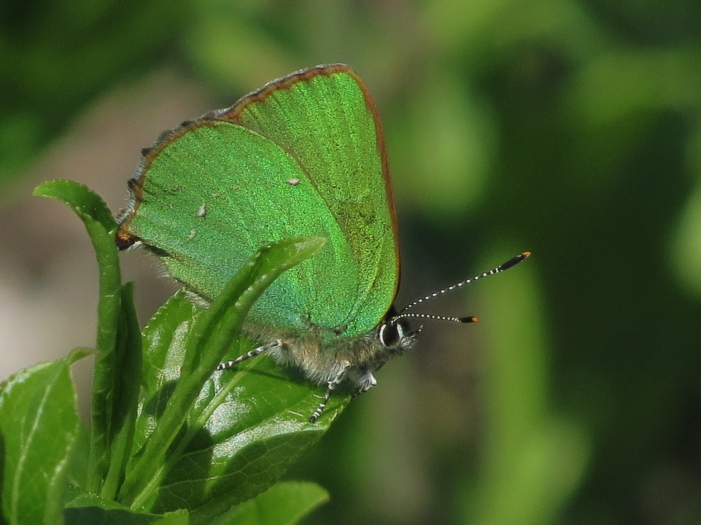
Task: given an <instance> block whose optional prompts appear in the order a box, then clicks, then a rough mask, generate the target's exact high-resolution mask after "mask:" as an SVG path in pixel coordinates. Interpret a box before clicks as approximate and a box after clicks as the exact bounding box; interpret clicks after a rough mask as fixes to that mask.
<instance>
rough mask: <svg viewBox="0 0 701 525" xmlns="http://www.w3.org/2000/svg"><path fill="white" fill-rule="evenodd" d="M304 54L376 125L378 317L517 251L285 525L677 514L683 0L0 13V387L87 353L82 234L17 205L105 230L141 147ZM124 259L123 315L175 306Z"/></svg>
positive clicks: (372, 399)
mask: <svg viewBox="0 0 701 525" xmlns="http://www.w3.org/2000/svg"><path fill="white" fill-rule="evenodd" d="M328 62H346V63H349V64H351V65H352V66H353V67H354V68H355V69H356V71H357V72H358V73H359V74H360V75H361V77H362V78H364V79H365V81H366V83H367V84H368V86H369V88H370V90H371V92H372V93H373V94H374V96H375V98H376V102H377V104H378V106H379V109H380V113H381V115H382V118H383V122H384V128H385V133H386V138H387V143H388V148H389V155H390V161H391V165H392V171H393V179H394V187H395V198H396V204H397V208H398V213H399V220H400V235H401V239H402V259H403V268H402V289H401V292H400V295H399V298H398V303H399V304H400V305H402V304H405V303H406V302H408V301H410V300H411V299H414V298H416V297H418V296H419V295H422V294H424V293H427V292H429V291H432V290H435V289H437V288H439V287H441V286H445V285H448V284H451V283H452V282H455V281H458V280H460V279H462V278H464V277H466V276H468V275H471V274H473V273H476V272H478V271H482V270H486V269H488V268H489V267H491V266H493V265H495V264H498V263H500V262H502V261H503V260H506V259H507V258H509V257H511V256H512V255H514V254H516V253H518V252H520V251H523V250H530V251H532V252H533V254H534V255H533V257H532V258H531V259H530V260H528V261H527V262H525V263H523V264H522V265H520V266H519V267H517V268H515V269H514V270H511V271H510V272H508V273H506V274H503V275H501V276H498V277H495V278H491V279H488V280H486V281H484V282H482V283H480V284H479V285H477V286H474V287H471V289H470V290H467V291H464V292H460V293H458V294H455V295H454V296H452V297H450V298H446V299H445V300H444V301H442V302H436V303H434V304H433V305H431V306H430V310H431V311H432V312H434V313H449V314H453V315H466V314H474V315H478V316H479V317H480V319H481V321H480V323H478V324H477V325H473V326H460V325H452V324H432V325H430V326H426V327H425V330H424V333H423V334H422V338H421V341H420V344H419V345H418V347H417V349H416V351H414V352H412V354H411V355H410V356H408V357H405V358H403V359H401V360H397V361H395V362H392V363H390V364H389V365H388V366H386V367H385V368H384V369H383V370H382V371H381V372H380V373H379V374H378V379H379V382H380V384H379V386H378V388H376V389H375V390H373V391H372V392H371V393H368V394H367V395H365V396H362V397H361V398H359V399H357V400H355V401H354V402H353V403H351V405H350V407H349V408H348V410H347V411H346V412H345V413H344V414H343V416H342V417H341V418H340V419H339V421H338V422H337V424H336V425H335V426H334V428H333V429H332V431H331V432H330V433H329V434H327V436H326V437H325V439H324V440H323V443H322V444H321V445H320V446H319V447H318V448H317V449H315V450H314V451H313V452H312V453H311V454H309V455H308V456H307V457H306V458H305V459H304V460H303V461H302V462H301V463H300V464H299V465H298V466H297V467H296V468H295V469H294V470H293V471H292V472H290V474H289V477H292V478H296V479H311V480H316V481H318V482H319V483H321V484H322V485H323V486H324V487H326V488H327V489H328V490H329V491H330V492H331V495H332V500H331V502H330V503H329V504H328V505H326V506H325V507H324V508H323V509H322V510H320V511H319V512H317V513H315V514H314V515H313V516H312V517H310V518H309V519H307V521H306V522H307V523H309V524H322V523H324V524H326V523H340V524H351V523H372V524H400V523H401V524H429V523H430V524H433V523H466V524H546V523H562V524H565V523H567V524H589V523H597V524H614V523H615V524H618V523H635V524H687V523H689V524H690V523H699V522H700V521H701V381H700V379H701V185H700V184H699V183H700V182H701V3H699V2H698V1H696V0H668V1H665V2H658V1H654V0H631V1H629V2H607V1H604V0H579V1H576V0H540V1H538V0H536V1H531V2H522V1H518V0H471V1H468V2H466V1H464V0H440V1H426V0H424V1H409V0H387V1H379V0H378V1H371V0H355V1H351V0H344V1H328V0H293V1H290V0H265V1H260V0H259V1H255V0H240V1H233V0H201V1H197V2H194V1H186V0H167V1H166V0H154V1H150V2H143V1H141V0H126V1H120V2H117V1H116V0H113V1H108V0H104V1H98V2H82V1H76V0H61V1H55V0H31V1H29V2H28V1H26V0H5V1H3V2H2V3H1V4H0V350H1V351H2V357H1V358H0V372H1V376H2V377H3V378H4V377H7V376H8V375H10V374H11V373H13V372H15V371H17V370H18V369H20V368H22V367H25V366H28V365H30V364H33V363H36V362H38V361H41V360H47V359H55V358H57V357H60V356H64V355H66V353H67V352H68V351H69V350H70V349H71V348H73V347H75V346H80V345H85V346H90V345H92V344H93V341H94V330H95V306H96V298H97V289H96V285H97V272H96V266H95V261H94V259H93V255H92V249H91V247H90V244H89V241H88V238H87V236H86V235H85V233H84V232H83V230H82V226H81V224H80V223H79V221H78V220H77V218H76V217H75V216H73V214H72V213H71V212H70V211H69V210H68V209H67V208H65V207H63V206H61V205H60V204H58V203H56V202H52V201H48V200H42V199H37V198H32V197H31V196H30V195H31V190H32V188H33V187H34V186H36V185H37V184H39V183H41V182H43V181H45V180H49V179H54V178H70V179H73V180H77V181H80V182H83V183H86V184H88V185H89V186H90V187H91V188H93V189H95V190H96V191H98V192H99V193H100V194H101V195H102V196H103V197H104V198H105V200H106V201H107V203H108V204H109V205H110V207H111V208H112V209H114V210H115V211H116V210H118V209H119V208H120V207H121V206H123V205H124V203H125V198H126V180H127V179H128V178H129V177H130V176H131V174H132V172H133V170H134V168H135V166H136V164H137V162H138V160H139V150H140V148H142V147H145V146H148V145H150V144H151V143H152V142H153V141H154V140H155V138H156V137H157V136H158V134H159V133H160V132H161V131H162V130H164V129H167V128H171V127H173V126H175V125H177V124H178V123H179V122H180V121H182V120H185V119H190V118H193V117H196V116H198V115H200V114H202V113H204V112H206V111H208V110H210V109H213V108H218V107H225V106H229V105H231V104H232V103H233V102H234V101H235V100H236V99H237V98H239V97H240V96H241V95H243V94H245V93H247V92H248V91H250V90H252V89H255V88H257V87H259V86H260V85H262V84H263V83H264V82H266V81H268V80H271V79H273V78H276V77H279V76H282V75H284V74H287V73H289V72H291V71H293V70H296V69H299V68H302V67H308V66H312V65H315V64H319V63H328ZM283 212H284V211H283ZM123 262H124V265H125V274H126V275H125V278H126V279H133V280H136V282H137V294H138V300H139V307H140V312H141V318H142V322H143V321H145V320H146V319H147V318H148V316H149V315H150V314H151V313H152V312H153V311H154V309H155V308H157V306H158V305H159V304H160V303H161V302H162V301H163V300H164V299H165V298H166V297H167V296H168V294H169V293H170V292H171V291H172V290H173V289H174V288H173V286H172V284H171V283H170V282H169V281H168V280H167V279H165V278H163V276H162V275H161V271H160V270H159V268H158V266H157V264H156V263H155V262H154V261H153V260H152V259H150V258H148V257H146V256H145V255H143V254H138V253H133V252H132V253H128V254H125V255H124V257H123ZM89 371H90V367H89V365H86V364H81V365H79V366H78V367H77V370H76V377H77V380H78V381H79V383H80V384H81V387H82V388H83V389H84V391H85V390H87V386H88V384H89ZM83 405H84V406H86V403H85V400H83Z"/></svg>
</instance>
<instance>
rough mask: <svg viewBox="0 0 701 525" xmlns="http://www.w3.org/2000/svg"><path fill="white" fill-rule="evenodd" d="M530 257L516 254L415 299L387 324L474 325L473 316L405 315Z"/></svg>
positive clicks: (474, 318) (413, 313)
mask: <svg viewBox="0 0 701 525" xmlns="http://www.w3.org/2000/svg"><path fill="white" fill-rule="evenodd" d="M530 255H531V252H523V253H520V254H518V255H517V256H516V257H512V258H511V259H509V260H508V261H506V262H505V263H503V264H500V265H499V266H497V267H495V268H492V269H491V270H489V271H487V272H484V273H480V274H478V275H475V276H474V277H471V278H470V279H465V280H464V281H460V282H459V283H456V284H454V285H452V286H448V287H447V288H443V289H442V290H438V291H437V292H433V293H431V294H428V295H427V296H425V297H422V298H421V299H417V300H416V301H414V302H413V303H410V304H408V305H407V306H405V307H404V308H402V309H401V310H400V311H399V313H398V314H397V315H395V316H393V317H392V318H391V319H390V320H389V322H390V323H391V324H394V323H396V322H397V321H399V320H400V319H406V318H409V317H411V318H414V319H431V320H432V321H450V322H453V323H476V322H477V320H478V319H477V318H476V317H475V316H472V315H471V316H467V317H451V316H446V315H433V314H424V313H419V312H409V313H406V311H407V310H409V309H410V308H414V307H415V306H417V305H420V304H423V303H425V302H427V301H430V300H431V299H435V298H436V297H441V296H443V295H445V294H447V293H450V292H453V291H455V290H458V289H460V288H462V287H463V286H467V285H468V284H470V283H473V282H475V281H479V280H480V279H484V278H485V277H489V276H490V275H496V274H498V273H501V272H504V271H506V270H508V269H509V268H513V267H514V266H516V265H517V264H518V263H520V262H521V261H524V260H526V259H527V258H528V257H529V256H530Z"/></svg>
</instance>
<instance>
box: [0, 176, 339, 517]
mask: <svg viewBox="0 0 701 525" xmlns="http://www.w3.org/2000/svg"><path fill="white" fill-rule="evenodd" d="M35 195H40V196H45V197H51V198H55V199H59V200H61V201H63V202H64V203H66V204H68V205H69V206H70V207H71V208H72V209H73V210H74V211H75V212H76V213H77V214H78V216H79V217H80V218H81V220H82V221H83V222H84V224H85V226H86V228H87V231H88V234H89V235H90V238H91V240H92V243H93V246H94V248H95V253H96V255H97V261H98V265H99V274H100V299H99V305H98V331H97V344H96V349H95V350H90V349H76V350H74V351H73V352H71V353H70V354H69V355H68V356H67V357H66V358H64V359H61V360H58V361H55V362H51V363H43V364H40V365H36V366H33V367H30V368H28V369H26V370H23V371H21V372H19V373H17V374H16V375H14V376H13V377H11V378H10V379H8V380H7V381H5V382H4V383H3V384H2V385H1V388H0V438H1V441H0V448H1V450H2V460H3V463H2V487H1V490H0V498H1V503H2V506H1V509H2V516H1V517H0V523H9V524H19V523H22V524H28V523H46V524H52V525H53V524H57V523H69V524H79V523H97V522H100V523H106V524H107V523H120V524H124V523H129V524H131V523H134V524H136V523H163V524H171V523H172V524H197V523H208V524H209V523H215V524H224V523H232V522H234V521H235V522H236V523H252V524H253V523H266V524H287V523H296V522H297V520H298V519H299V518H300V517H302V516H304V515H305V514H307V513H308V512H310V511H311V510H313V509H314V508H315V507H317V506H318V505H320V504H321V503H322V502H324V501H325V500H326V499H327V497H328V496H327V494H326V492H325V491H324V490H323V489H322V488H321V487H318V486H317V485H314V484H312V483H297V482H284V483H279V479H280V477H281V476H282V475H283V474H284V472H285V471H286V470H287V469H288V468H289V467H290V466H291V465H292V464H293V463H294V462H295V461H296V460H297V459H298V458H299V457H300V456H301V455H302V454H303V453H304V452H305V451H306V450H307V449H308V448H309V447H310V446H311V445H313V444H314V443H316V442H317V441H318V440H319V438H320V437H321V436H322V435H323V433H324V432H325V431H326V430H327V429H328V427H329V425H330V424H331V422H332V421H333V420H334V418H335V417H336V416H337V415H338V414H339V413H340V411H341V410H342V409H343V407H344V406H345V404H346V403H347V401H348V398H347V397H343V396H335V397H334V399H332V401H331V403H330V404H329V406H328V408H327V410H326V411H325V413H324V415H323V417H322V418H321V419H320V420H319V421H318V422H317V423H315V424H310V423H309V422H308V417H309V414H310V413H312V411H313V410H314V408H316V406H317V404H318V398H319V397H318V396H319V392H318V391H317V390H316V389H315V388H313V387H312V386H310V385H309V384H308V383H307V382H305V381H301V380H300V381H295V380H294V379H291V378H290V376H289V375H288V374H287V373H286V372H285V371H283V370H281V369H280V368H279V367H278V366H277V365H276V364H275V363H274V362H272V360H270V359H266V358H265V357H262V358H260V357H259V358H256V359H251V360H249V361H247V362H245V363H243V364H242V365H241V366H240V367H239V369H238V370H237V371H236V372H224V373H217V374H213V373H212V372H213V370H214V369H215V367H216V365H217V364H218V363H220V362H222V361H223V360H225V359H226V358H227V357H231V356H235V355H240V354H242V353H245V352H246V351H247V350H248V349H249V348H250V347H251V342H250V341H248V340H246V339H245V337H244V336H242V334H241V326H242V324H243V320H244V318H245V316H246V313H247V312H248V310H249V309H250V308H251V306H252V305H253V303H254V302H255V300H256V299H257V297H258V296H260V294H261V293H262V292H263V291H264V290H265V289H266V287H267V286H268V285H269V284H270V283H271V282H272V281H273V279H274V278H275V277H276V276H278V275H280V273H282V272H283V271H285V270H287V269H289V268H291V267H292V266H294V265H296V264H298V263H300V262H301V261H303V260H304V259H306V258H308V257H310V256H312V255H314V253H316V251H317V250H318V249H319V248H320V246H321V245H322V240H321V239H319V238H314V237H307V238H297V239H288V240H285V241H281V242H278V243H272V244H270V245H267V246H265V247H263V248H261V250H259V252H258V253H256V254H255V255H254V256H253V257H252V258H251V259H250V260H249V261H248V263H247V264H246V265H245V266H244V267H243V268H242V269H241V270H240V271H239V272H238V273H237V274H236V275H235V276H234V277H233V278H232V279H231V281H230V282H229V283H228V285H227V286H226V288H225V290H224V292H223V293H222V294H221V295H220V296H219V297H218V298H216V299H215V300H214V301H213V302H212V303H211V304H210V305H209V306H208V307H206V308H205V307H203V306H201V305H198V304H196V303H195V302H193V301H191V300H190V299H189V298H188V297H187V294H186V293H185V292H184V291H181V292H178V293H176V294H175V295H174V296H173V297H171V298H170V300H169V301H168V302H167V303H166V304H165V305H163V306H162V307H161V308H160V309H159V310H158V312H157V313H156V314H155V315H154V316H153V317H152V318H151V320H150V321H149V322H148V323H147V325H146V327H145V328H144V330H143V333H140V331H139V327H138V323H137V320H136V315H135V312H134V306H133V297H132V291H133V286H132V284H131V283H127V284H122V282H121V274H120V267H119V258H118V253H117V249H116V247H115V244H114V234H115V231H116V227H117V225H116V223H115V221H114V218H113V217H112V214H111V213H110V211H109V210H108V209H107V207H106V206H105V204H104V202H103V201H102V200H101V199H100V197H98V196H97V195H96V194H94V193H93V192H91V191H90V190H89V189H87V188H86V187H85V186H82V185H80V184H77V183H74V182H71V181H63V180H60V181H51V182H47V183H44V184H42V185H41V186H39V187H38V188H37V189H36V190H35ZM88 355H94V356H95V371H94V381H93V392H92V410H91V424H90V426H89V428H86V427H85V426H84V425H82V424H81V422H80V418H79V414H78V410H77V406H76V391H75V387H74V385H73V383H72V381H71V378H70V366H71V365H72V364H73V363H75V362H76V361H77V360H79V359H83V358H85V357H86V356H88ZM86 450H89V454H86V453H85V451H86Z"/></svg>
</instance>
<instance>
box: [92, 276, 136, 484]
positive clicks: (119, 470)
mask: <svg viewBox="0 0 701 525" xmlns="http://www.w3.org/2000/svg"><path fill="white" fill-rule="evenodd" d="M133 288H134V287H133V286H132V284H131V283H128V284H125V285H124V286H123V287H122V298H121V306H122V311H121V314H122V315H121V317H120V324H119V330H118V332H117V345H116V352H115V358H116V362H115V369H114V372H113V377H114V378H115V381H114V385H113V389H112V410H111V413H112V417H111V419H110V421H109V423H110V431H109V447H110V448H109V470H108V473H107V476H106V479H105V483H104V485H103V487H102V492H101V495H102V497H104V498H113V497H114V496H116V494H117V490H118V489H119V486H120V485H121V483H122V481H123V480H124V472H125V470H126V466H127V462H128V460H129V457H130V453H131V449H132V440H133V437H134V424H135V421H136V415H137V409H138V402H139V388H140V387H139V382H140V377H141V361H142V359H141V333H140V331H139V322H138V320H137V318H136V311H135V309H134V293H133Z"/></svg>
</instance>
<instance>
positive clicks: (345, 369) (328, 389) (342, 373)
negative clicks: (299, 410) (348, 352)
mask: <svg viewBox="0 0 701 525" xmlns="http://www.w3.org/2000/svg"><path fill="white" fill-rule="evenodd" d="M350 367H351V365H349V364H347V365H346V366H344V367H343V368H342V369H341V371H340V372H339V373H338V374H336V377H334V378H333V379H332V380H331V381H329V382H328V383H327V387H326V393H325V394H324V397H323V398H322V399H321V403H319V406H318V407H316V410H315V411H314V413H313V414H312V415H311V417H310V418H309V422H310V423H316V420H317V419H319V416H321V413H322V412H323V411H324V409H325V408H326V403H328V402H329V399H330V398H331V394H333V391H334V390H336V387H337V386H338V385H340V384H341V382H342V381H343V379H344V378H345V377H346V373H347V372H348V370H349V369H350Z"/></svg>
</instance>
